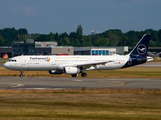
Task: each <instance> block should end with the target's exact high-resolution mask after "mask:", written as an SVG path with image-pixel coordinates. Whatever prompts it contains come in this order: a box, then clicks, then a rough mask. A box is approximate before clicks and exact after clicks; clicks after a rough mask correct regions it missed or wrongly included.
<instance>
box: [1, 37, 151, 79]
mask: <svg viewBox="0 0 161 120" xmlns="http://www.w3.org/2000/svg"><path fill="white" fill-rule="evenodd" d="M149 41H150V35H148V34H145V35H144V36H143V37H142V38H141V40H140V41H139V42H138V43H137V45H136V46H135V47H134V49H133V50H132V51H131V52H130V53H129V54H128V55H107V56H102V55H81V56H78V55H71V56H56V55H49V56H46V55H44V56H36V55H35V56H31V55H22V56H17V57H13V58H11V59H10V60H9V61H8V62H6V63H5V64H4V67H5V68H7V69H11V70H19V71H20V72H21V74H20V77H22V76H23V71H33V70H48V71H49V73H50V74H71V76H72V77H77V76H78V74H79V73H81V76H82V77H87V74H86V73H85V71H87V70H114V69H122V68H127V67H131V66H135V65H138V64H143V63H145V62H147V61H151V60H153V58H151V57H147V51H148V46H149Z"/></svg>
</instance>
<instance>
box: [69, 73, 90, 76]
mask: <svg viewBox="0 0 161 120" xmlns="http://www.w3.org/2000/svg"><path fill="white" fill-rule="evenodd" d="M71 76H72V77H77V76H78V74H72V75H71ZM81 76H82V77H87V74H86V73H82V74H81Z"/></svg>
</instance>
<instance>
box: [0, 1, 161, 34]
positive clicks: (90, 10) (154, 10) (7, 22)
mask: <svg viewBox="0 0 161 120" xmlns="http://www.w3.org/2000/svg"><path fill="white" fill-rule="evenodd" d="M160 12H161V0H0V29H3V28H8V27H9V28H12V27H14V28H16V29H19V28H26V29H27V30H28V32H29V33H42V34H49V33H50V32H53V33H56V32H58V33H59V34H60V33H63V32H67V33H70V32H74V31H76V28H77V26H78V25H80V24H81V25H82V28H83V34H90V33H91V31H92V30H93V29H95V30H98V31H100V32H104V31H106V30H109V29H121V30H122V32H127V31H129V30H135V31H141V30H145V29H154V30H159V29H161V13H160Z"/></svg>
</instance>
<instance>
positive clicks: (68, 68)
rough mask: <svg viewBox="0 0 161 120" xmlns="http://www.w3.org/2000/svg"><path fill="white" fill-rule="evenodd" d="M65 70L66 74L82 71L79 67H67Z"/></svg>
mask: <svg viewBox="0 0 161 120" xmlns="http://www.w3.org/2000/svg"><path fill="white" fill-rule="evenodd" d="M64 72H65V74H78V73H80V69H79V68H77V67H65V68H64Z"/></svg>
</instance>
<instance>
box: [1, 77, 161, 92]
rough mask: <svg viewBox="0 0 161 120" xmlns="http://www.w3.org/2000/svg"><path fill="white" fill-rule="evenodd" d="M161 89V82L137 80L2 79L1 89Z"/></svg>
mask: <svg viewBox="0 0 161 120" xmlns="http://www.w3.org/2000/svg"><path fill="white" fill-rule="evenodd" d="M83 87H85V88H89V89H107V88H116V89H121V88H123V89H129V88H130V89H141V88H143V89H161V80H157V79H139V78H138V79H137V78H120V79H119V78H48V77H23V78H20V77H0V89H55V90H61V89H81V88H83Z"/></svg>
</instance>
